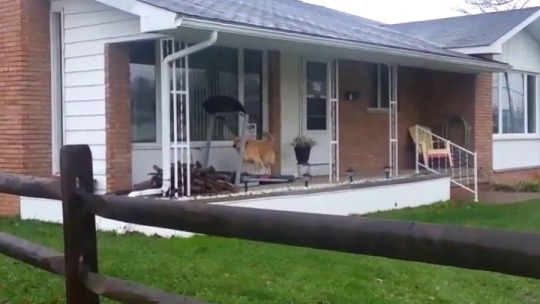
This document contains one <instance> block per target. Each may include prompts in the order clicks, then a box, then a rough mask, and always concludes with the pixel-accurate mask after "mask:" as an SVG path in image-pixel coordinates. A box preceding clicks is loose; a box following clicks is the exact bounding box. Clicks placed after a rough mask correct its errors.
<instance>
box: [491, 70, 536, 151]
mask: <svg viewBox="0 0 540 304" xmlns="http://www.w3.org/2000/svg"><path fill="white" fill-rule="evenodd" d="M507 72H508V73H509V74H518V75H521V76H522V77H523V112H524V113H523V115H524V122H523V123H524V133H503V132H502V130H503V115H502V112H503V111H502V110H503V109H502V106H501V96H503V95H502V94H504V92H503V85H501V84H502V81H504V77H503V78H501V76H503V73H498V74H497V75H496V76H497V91H498V92H497V99H498V100H497V106H498V109H499V111H498V130H497V131H498V133H493V140H521V139H535V138H539V137H540V136H539V134H540V130H539V127H540V124H539V121H538V118H539V117H540V115H539V100H540V98H539V97H540V96H539V92H540V90H539V87H538V81H539V77H538V74H537V73H529V72H523V71H519V70H510V71H507ZM528 76H533V77H534V79H535V81H536V85H535V90H536V98H535V112H536V113H535V120H536V126H535V132H534V133H528V132H529V130H528V129H529V125H528V118H529V115H528V114H529V113H528V111H529V107H528V95H527V94H528V92H527V90H528ZM492 98H495V96H493V97H492ZM492 107H493V103H492ZM492 111H493V108H492Z"/></svg>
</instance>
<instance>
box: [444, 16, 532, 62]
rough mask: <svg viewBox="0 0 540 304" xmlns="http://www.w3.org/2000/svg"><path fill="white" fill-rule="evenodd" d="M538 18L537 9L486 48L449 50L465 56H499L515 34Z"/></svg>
mask: <svg viewBox="0 0 540 304" xmlns="http://www.w3.org/2000/svg"><path fill="white" fill-rule="evenodd" d="M538 18H540V9H538V10H537V11H536V12H535V13H534V14H532V15H530V16H529V17H527V19H525V20H523V21H522V22H521V23H519V24H518V25H516V26H515V27H514V28H512V29H511V30H509V31H508V32H506V34H504V35H503V36H501V37H500V38H499V39H497V40H496V41H495V42H493V43H492V44H491V45H486V46H476V47H466V48H452V49H451V50H453V51H457V52H461V53H465V54H501V53H502V45H503V44H504V43H505V42H507V41H508V40H510V39H511V38H512V37H514V36H515V35H516V34H517V33H519V32H520V31H521V30H523V29H524V28H525V27H527V26H528V25H529V24H531V23H533V22H534V21H536V20H537V19H538Z"/></svg>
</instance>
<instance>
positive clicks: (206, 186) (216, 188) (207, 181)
mask: <svg viewBox="0 0 540 304" xmlns="http://www.w3.org/2000/svg"><path fill="white" fill-rule="evenodd" d="M182 168H183V170H182ZM187 168H188V166H187V164H181V163H180V162H179V163H178V177H179V178H180V181H179V183H178V184H179V187H182V181H183V186H184V188H183V189H184V191H183V195H186V194H187ZM174 169H175V168H174V164H171V185H172V186H173V187H174V184H175V174H174ZM190 172H191V178H190V179H191V195H208V194H226V193H236V192H238V189H237V188H236V187H235V186H234V185H233V184H232V183H231V180H230V179H231V178H230V176H229V175H228V174H223V173H219V172H216V170H215V169H214V167H212V166H210V167H208V168H203V167H202V166H201V164H200V163H199V162H196V163H195V164H191V165H190ZM182 176H183V178H181V177H182ZM179 194H180V195H182V192H180V193H179Z"/></svg>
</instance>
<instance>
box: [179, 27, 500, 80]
mask: <svg viewBox="0 0 540 304" xmlns="http://www.w3.org/2000/svg"><path fill="white" fill-rule="evenodd" d="M177 25H178V26H184V27H188V28H198V29H206V30H214V31H220V32H224V33H233V34H240V35H245V36H255V37H261V38H269V39H279V40H283V41H291V42H297V43H309V44H316V45H324V46H330V47H339V48H344V49H351V50H357V51H365V52H376V53H380V54H385V55H391V56H396V57H407V58H415V59H423V60H427V61H437V62H443V63H449V64H455V65H459V66H464V67H468V68H473V69H478V70H480V71H504V70H507V69H508V67H509V65H507V64H504V63H493V62H484V61H480V60H474V59H465V58H459V57H449V56H444V55H435V54H426V53H421V52H416V51H410V50H403V49H397V48H393V47H387V46H375V45H370V44H365V43H361V42H350V41H343V40H338V39H332V38H325V37H313V36H309V35H305V34H296V33H286V32H282V31H278V30H270V29H263V28H254V27H249V26H244V25H237V24H227V23H221V22H215V21H208V20H197V19H192V18H187V17H184V18H181V19H179V20H178V23H177Z"/></svg>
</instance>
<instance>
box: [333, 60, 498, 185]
mask: <svg viewBox="0 0 540 304" xmlns="http://www.w3.org/2000/svg"><path fill="white" fill-rule="evenodd" d="M398 74H399V77H398V104H399V106H398V124H399V125H398V143H399V146H398V149H399V152H398V153H399V167H400V169H401V170H403V169H413V168H414V161H415V157H414V145H413V142H412V139H411V137H410V135H409V128H410V127H412V126H414V125H415V124H418V123H419V124H422V125H425V126H427V127H430V128H431V129H432V131H433V132H434V133H436V134H440V133H441V131H442V128H443V126H444V125H445V124H446V122H447V121H448V119H449V118H450V117H451V116H463V117H464V118H465V119H466V120H467V121H468V123H469V124H470V125H471V127H472V130H471V133H470V135H471V137H470V138H469V142H470V145H469V148H471V149H475V147H476V146H478V149H479V158H480V164H481V165H482V167H483V168H485V169H487V170H491V157H492V155H491V150H492V140H491V121H490V119H491V76H490V75H491V74H481V75H478V76H477V75H474V74H463V73H451V72H442V71H432V70H426V69H418V68H409V67H399V70H398ZM339 77H340V86H339V87H340V98H341V99H340V112H339V115H340V139H339V141H340V158H341V160H340V161H341V166H340V167H341V170H342V172H343V171H344V170H346V169H347V168H348V167H352V168H354V169H355V170H357V171H359V172H363V173H371V174H372V173H378V172H380V171H381V168H382V167H383V166H385V165H387V164H388V152H389V146H388V139H389V135H388V127H389V121H388V119H389V114H388V111H378V112H372V111H371V110H369V109H368V107H369V102H370V100H371V99H372V97H373V94H375V92H374V90H373V84H372V81H373V79H372V77H371V76H370V69H369V63H364V62H358V61H350V60H341V61H340V75H339ZM346 91H356V92H358V93H359V100H356V101H348V100H346V99H345V92H346ZM450 136H451V139H453V140H455V141H456V142H457V143H458V144H459V143H460V141H463V139H464V138H463V132H462V131H459V130H458V132H454V133H451V134H450Z"/></svg>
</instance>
